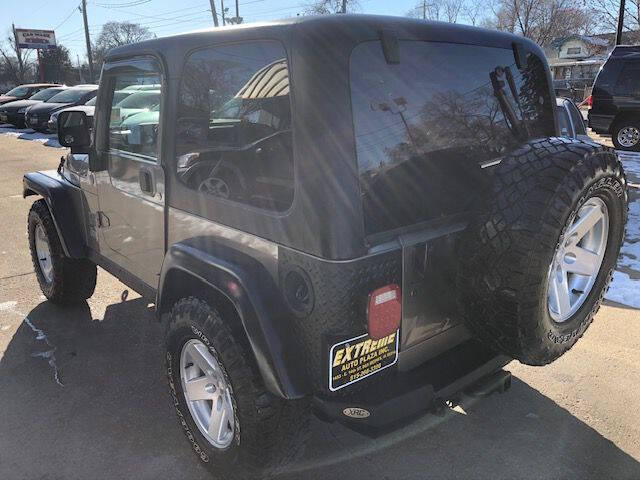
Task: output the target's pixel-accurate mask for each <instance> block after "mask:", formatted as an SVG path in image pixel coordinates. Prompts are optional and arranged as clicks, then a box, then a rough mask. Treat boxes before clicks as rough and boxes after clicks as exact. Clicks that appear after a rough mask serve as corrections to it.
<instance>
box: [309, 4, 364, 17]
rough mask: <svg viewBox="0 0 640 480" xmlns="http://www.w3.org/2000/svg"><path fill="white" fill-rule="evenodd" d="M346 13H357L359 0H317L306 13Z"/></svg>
mask: <svg viewBox="0 0 640 480" xmlns="http://www.w3.org/2000/svg"><path fill="white" fill-rule="evenodd" d="M343 7H344V10H345V11H346V13H350V12H354V11H357V10H358V9H359V8H360V3H359V1H358V0H315V1H314V2H313V3H312V4H310V5H308V6H307V8H306V9H305V11H304V13H305V14H306V15H328V14H331V13H342V10H343Z"/></svg>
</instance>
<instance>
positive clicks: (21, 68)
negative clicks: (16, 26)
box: [0, 30, 33, 84]
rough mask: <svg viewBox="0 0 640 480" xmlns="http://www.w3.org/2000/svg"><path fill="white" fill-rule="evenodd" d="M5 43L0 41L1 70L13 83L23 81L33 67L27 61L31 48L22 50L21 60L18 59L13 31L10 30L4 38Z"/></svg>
mask: <svg viewBox="0 0 640 480" xmlns="http://www.w3.org/2000/svg"><path fill="white" fill-rule="evenodd" d="M5 41H6V45H5V44H1V43H0V57H2V63H3V70H4V71H5V72H6V73H7V74H8V76H9V77H10V78H11V80H12V81H13V82H15V83H18V84H20V83H25V81H26V80H27V77H29V76H30V75H31V74H32V72H33V68H32V65H31V64H30V62H29V57H30V56H31V52H32V51H31V50H27V51H26V52H24V51H22V61H18V46H17V44H16V39H15V37H14V35H13V31H12V30H10V31H9V32H8V33H7V36H6V38H5Z"/></svg>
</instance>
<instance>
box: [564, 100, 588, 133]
mask: <svg viewBox="0 0 640 480" xmlns="http://www.w3.org/2000/svg"><path fill="white" fill-rule="evenodd" d="M567 109H568V110H569V115H571V121H572V122H573V126H574V128H575V129H576V135H586V133H587V131H586V129H585V128H584V119H583V118H582V113H580V110H578V107H576V106H575V105H574V103H573V102H567Z"/></svg>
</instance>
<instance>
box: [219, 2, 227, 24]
mask: <svg viewBox="0 0 640 480" xmlns="http://www.w3.org/2000/svg"><path fill="white" fill-rule="evenodd" d="M220 10H222V26H223V27H224V26H225V25H226V24H227V22H226V20H225V18H224V0H220Z"/></svg>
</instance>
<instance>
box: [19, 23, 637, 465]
mask: <svg viewBox="0 0 640 480" xmlns="http://www.w3.org/2000/svg"><path fill="white" fill-rule="evenodd" d="M145 85H146V86H149V89H147V90H141V91H144V92H153V93H148V94H145V99H148V98H147V97H149V98H151V97H155V98H157V99H158V101H157V102H152V103H148V102H147V103H145V102H144V101H143V100H144V99H142V98H141V101H140V103H139V105H137V106H136V107H135V108H133V107H131V108H125V107H123V106H122V105H121V104H120V102H121V100H120V98H114V92H118V91H122V90H125V89H127V88H129V89H130V88H142V87H141V86H145ZM128 98H131V97H128ZM555 105H556V102H555V97H554V94H553V90H552V85H551V80H550V74H549V69H548V66H547V64H546V61H545V57H544V55H543V52H542V50H541V49H540V48H539V47H538V46H537V45H535V44H534V43H532V42H531V41H529V40H527V39H524V38H521V37H516V36H513V35H509V34H505V33H499V32H493V31H488V30H482V29H477V28H471V27H467V26H460V25H450V24H444V23H437V22H425V21H419V20H412V19H405V18H391V17H378V16H367V15H357V16H352V15H338V16H330V17H329V16H327V17H311V18H300V19H293V20H285V21H279V22H271V23H264V24H256V25H242V26H236V27H227V28H215V29H209V30H205V31H199V32H194V33H188V34H184V35H176V36H171V37H167V38H159V39H155V40H150V41H145V42H141V43H138V44H135V45H128V46H124V47H119V48H116V49H114V50H112V51H110V52H109V54H108V55H107V57H106V59H105V63H104V66H103V68H102V75H101V79H100V88H99V92H98V96H97V102H96V109H95V116H94V121H93V127H92V129H91V128H90V124H89V122H88V121H87V119H86V115H85V113H84V112H83V111H80V110H79V111H73V110H71V111H69V110H67V111H64V112H62V113H61V114H60V115H59V118H58V135H59V140H60V142H61V144H62V145H64V146H68V147H70V149H71V152H70V154H69V155H67V157H66V160H65V159H63V161H62V162H61V165H60V167H59V168H58V170H57V171H47V172H35V173H29V174H27V175H25V177H24V195H25V196H28V195H39V196H41V197H42V199H40V200H37V201H36V202H34V204H33V207H32V209H31V212H30V214H29V224H28V229H29V230H28V231H29V242H30V246H31V251H32V256H33V263H34V268H35V270H36V274H37V278H38V281H39V283H40V286H41V288H42V291H43V292H44V294H45V295H46V297H47V298H48V299H49V300H50V301H52V302H56V303H71V302H78V301H84V300H85V299H86V298H88V297H90V296H91V295H92V293H93V290H94V287H95V282H96V265H98V266H100V267H102V268H103V269H105V270H106V271H108V272H110V273H112V274H113V275H115V276H116V277H117V278H119V279H120V280H121V281H122V282H124V283H125V284H127V285H129V286H130V287H131V288H133V289H135V290H136V291H138V292H140V293H141V294H142V295H144V296H146V297H148V298H149V299H150V300H151V301H153V302H155V305H156V312H157V314H158V317H159V319H161V320H162V321H163V322H165V323H166V325H167V334H166V368H167V374H168V379H169V387H170V393H171V398H172V401H173V404H174V406H175V410H176V413H177V415H178V418H179V421H180V424H181V426H182V428H183V429H184V431H185V433H186V435H187V438H188V440H189V441H190V442H191V444H192V446H193V449H194V451H195V452H196V454H197V455H198V457H199V458H200V459H201V461H202V462H203V463H205V464H207V465H209V466H211V468H212V469H213V470H215V471H218V472H220V471H222V472H224V473H225V474H227V475H230V476H237V477H238V478H247V476H250V475H258V476H259V475H266V474H268V472H274V471H277V470H278V469H279V468H280V467H282V466H283V465H284V464H285V463H286V462H287V461H290V460H291V459H293V458H294V457H295V455H296V454H297V453H298V452H299V451H300V448H301V447H302V446H303V445H304V438H305V434H306V433H307V431H308V425H307V422H306V420H307V418H308V413H309V412H310V411H312V412H314V413H315V414H317V415H318V416H319V417H320V418H322V419H325V420H328V421H334V420H338V421H340V422H343V423H345V424H346V425H348V426H350V427H351V428H354V429H359V430H360V431H362V432H364V433H370V434H377V433H380V432H381V431H384V430H385V429H388V428H393V427H394V426H395V425H397V424H398V423H399V422H403V421H406V420H407V419H410V418H413V417H415V416H416V415H420V414H424V413H425V412H427V411H429V410H430V409H432V408H434V407H437V406H438V405H441V404H442V403H443V402H444V401H445V400H447V399H451V398H452V397H454V396H456V395H457V394H459V393H460V392H461V391H463V390H465V389H469V388H471V389H472V390H474V391H477V392H484V393H487V392H490V391H493V390H504V389H505V388H506V387H508V384H509V378H510V377H509V374H508V373H507V372H504V371H502V370H501V368H502V367H503V366H504V365H505V364H507V363H508V362H509V361H511V360H512V359H514V358H515V359H518V360H520V361H521V362H524V363H527V364H533V365H543V364H546V363H549V362H551V361H553V360H554V359H556V358H558V357H559V356H560V355H562V354H563V353H564V352H565V351H567V350H568V349H569V348H570V347H571V346H572V345H573V344H575V342H576V341H577V340H578V338H579V337H580V336H581V335H582V334H583V333H584V331H585V330H586V328H587V327H588V325H589V323H590V322H591V320H592V318H593V315H594V314H595V312H596V311H597V308H598V306H599V303H600V301H601V299H602V296H603V292H604V291H605V290H606V287H607V285H608V282H609V281H610V278H611V274H612V269H613V267H614V266H615V262H616V258H617V256H618V252H619V248H620V243H621V241H622V238H623V237H622V236H623V232H624V225H625V221H626V212H627V209H626V201H627V200H626V195H627V194H626V181H625V178H624V172H623V170H622V167H621V165H620V162H619V161H618V158H617V157H616V155H615V153H614V152H612V151H611V150H609V149H607V148H605V147H601V146H598V145H595V144H592V143H583V142H580V141H577V140H572V139H566V138H556V121H555V118H554V112H555V109H556V106H555Z"/></svg>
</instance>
